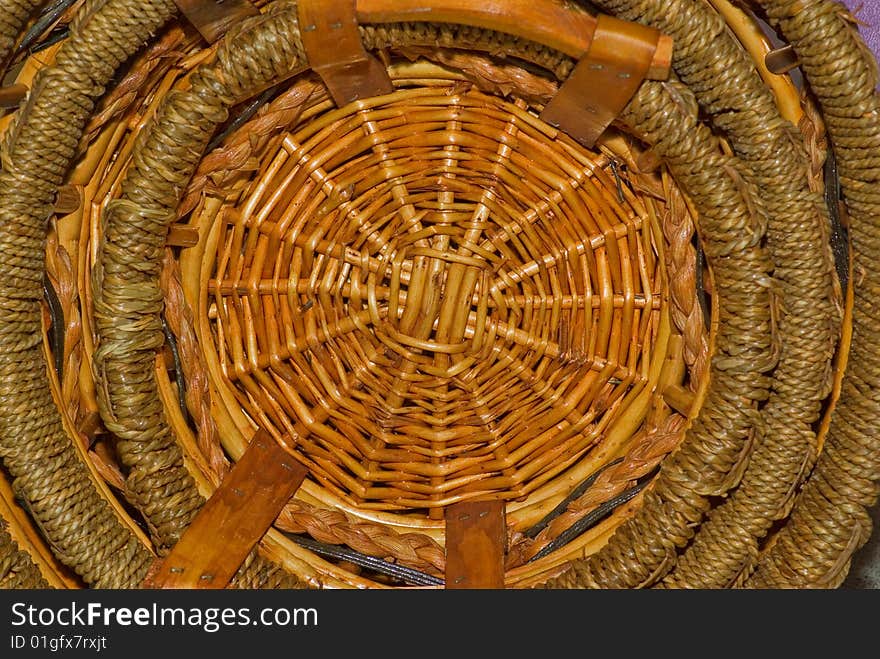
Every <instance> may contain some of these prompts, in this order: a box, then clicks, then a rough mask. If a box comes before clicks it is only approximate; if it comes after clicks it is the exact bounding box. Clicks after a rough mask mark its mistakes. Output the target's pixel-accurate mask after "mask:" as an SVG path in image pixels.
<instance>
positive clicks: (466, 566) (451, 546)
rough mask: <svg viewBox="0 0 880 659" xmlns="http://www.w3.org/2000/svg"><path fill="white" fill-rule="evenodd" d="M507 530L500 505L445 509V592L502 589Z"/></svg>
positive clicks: (483, 503) (477, 503) (459, 505)
mask: <svg viewBox="0 0 880 659" xmlns="http://www.w3.org/2000/svg"><path fill="white" fill-rule="evenodd" d="M506 553H507V526H506V523H505V511H504V502H503V501H475V502H467V501H466V502H463V503H457V504H454V505H452V506H449V507H448V508H447V509H446V589H447V590H460V589H501V588H504V555H505V554H506Z"/></svg>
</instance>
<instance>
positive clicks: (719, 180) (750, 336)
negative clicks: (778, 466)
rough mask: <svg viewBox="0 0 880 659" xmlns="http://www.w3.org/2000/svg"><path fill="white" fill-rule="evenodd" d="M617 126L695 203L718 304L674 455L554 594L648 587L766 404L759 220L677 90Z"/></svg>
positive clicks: (644, 94)
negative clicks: (645, 147) (700, 387)
mask: <svg viewBox="0 0 880 659" xmlns="http://www.w3.org/2000/svg"><path fill="white" fill-rule="evenodd" d="M622 119H623V120H624V121H625V122H626V123H628V124H629V125H632V126H634V127H635V128H636V132H637V133H639V134H642V135H643V136H644V138H645V141H646V142H648V143H649V144H652V145H653V148H654V150H655V151H656V153H657V154H659V155H660V156H661V157H663V158H664V159H665V160H666V162H667V163H668V164H669V166H670V171H671V172H672V173H673V175H674V176H675V177H676V179H677V180H678V181H679V182H680V183H682V185H683V187H684V189H685V190H686V192H687V193H688V194H689V196H690V198H692V199H693V201H694V203H695V204H696V206H697V208H698V210H699V213H700V215H699V217H700V219H701V237H702V239H703V244H704V246H705V250H706V254H707V257H708V259H709V261H710V265H712V267H713V275H714V278H715V285H716V293H717V297H718V300H719V317H718V333H717V336H716V337H715V351H714V354H713V358H712V366H711V375H710V388H709V391H708V392H707V394H706V399H705V401H704V403H703V405H702V407H701V408H700V411H699V413H698V415H697V417H696V418H695V419H694V420H693V423H692V424H691V426H690V428H689V429H688V431H687V436H686V438H685V440H684V442H683V443H682V445H681V446H680V448H679V449H678V450H677V451H676V452H675V453H673V454H672V455H670V456H669V457H668V458H667V459H666V460H665V461H664V462H663V466H662V469H661V472H660V475H659V476H658V479H657V481H656V482H655V483H654V485H653V487H652V489H651V490H650V491H648V492H647V494H646V495H645V498H644V502H643V505H642V507H641V508H640V509H639V511H638V512H637V513H636V514H635V515H634V516H633V517H632V518H631V519H629V520H627V521H626V522H625V523H624V524H623V525H622V526H620V527H619V528H618V529H617V532H616V533H615V535H614V536H612V538H611V539H610V541H609V542H608V544H607V545H605V547H603V548H602V549H601V550H600V551H599V552H597V553H596V554H593V555H592V556H590V557H588V558H586V559H582V560H576V561H573V562H572V565H571V569H570V570H569V571H568V572H567V573H565V574H563V575H561V576H560V577H557V578H554V579H551V580H550V581H548V582H547V586H548V587H551V588H560V587H561V588H568V587H614V588H626V587H636V586H643V585H649V584H651V583H653V582H654V581H656V580H657V579H658V578H659V577H661V576H662V575H663V574H664V573H666V572H667V571H668V570H669V569H670V568H671V567H672V565H673V564H674V561H675V554H676V549H677V548H678V547H682V546H684V545H685V544H686V543H687V542H688V540H690V538H691V537H692V536H693V534H694V531H695V529H694V527H695V526H696V525H697V524H698V523H699V522H700V521H701V519H702V517H703V516H704V515H705V513H706V512H707V511H708V509H709V506H710V500H709V498H710V497H711V496H718V495H723V494H725V493H726V492H728V491H729V490H730V489H731V488H732V487H733V486H734V485H735V484H736V482H737V481H738V477H739V475H740V474H741V471H742V468H743V465H744V463H745V461H746V459H747V457H748V454H749V452H750V450H751V447H752V443H753V441H754V435H755V433H756V431H757V430H758V428H759V418H758V412H757V409H756V404H757V403H758V402H760V401H763V400H765V399H766V397H767V395H768V393H769V392H768V387H769V381H768V379H767V377H766V376H765V375H764V373H766V372H767V371H769V370H770V368H771V367H772V366H773V363H774V356H773V351H772V346H771V344H770V340H769V337H770V314H769V308H770V292H769V289H770V285H771V282H770V280H769V277H768V273H769V272H770V269H771V263H770V260H769V257H768V255H767V253H766V252H765V250H764V249H763V248H762V247H761V246H760V241H761V239H762V237H763V236H764V234H765V231H766V224H765V222H766V221H765V218H764V217H763V216H762V214H760V213H756V212H755V209H756V205H755V204H754V203H753V200H752V199H751V198H750V195H751V191H750V188H749V187H747V186H743V184H742V183H743V181H742V178H741V176H739V174H737V169H738V163H737V161H736V159H735V158H733V157H731V156H726V155H724V154H721V153H719V146H718V142H717V140H716V138H714V137H713V136H712V135H711V133H710V131H709V129H708V128H707V127H706V126H704V125H702V124H701V123H699V121H698V119H697V104H696V100H695V99H694V98H693V97H692V96H691V95H690V93H689V92H688V90H687V89H686V88H684V87H682V86H681V85H679V84H677V83H662V84H655V83H650V82H648V83H645V84H644V85H643V86H642V87H641V88H640V90H639V92H638V93H637V95H636V97H635V98H634V99H633V101H632V102H631V103H630V105H629V107H628V108H627V110H626V111H625V112H624V116H623V117H622Z"/></svg>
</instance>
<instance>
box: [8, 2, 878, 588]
mask: <svg viewBox="0 0 880 659" xmlns="http://www.w3.org/2000/svg"><path fill="white" fill-rule="evenodd" d="M8 4H9V7H6V6H5V5H4V4H0V15H2V16H3V19H2V21H0V27H2V28H3V30H4V31H3V34H4V35H5V34H6V33H7V32H8V34H9V37H8V40H9V45H6V46H3V51H2V52H4V53H8V52H10V50H11V49H12V48H13V47H14V43H15V40H16V38H17V35H18V34H19V33H20V31H21V30H22V28H23V27H24V26H25V25H26V24H27V23H28V21H29V16H30V15H31V13H32V11H33V10H34V9H36V8H37V7H38V5H40V4H41V3H8ZM255 4H257V5H258V6H260V7H261V10H262V14H261V15H260V16H258V17H255V18H253V19H250V20H248V21H245V22H244V23H242V24H241V25H238V26H235V27H234V28H233V30H232V32H231V33H230V34H229V35H228V36H227V38H226V39H224V40H223V41H222V42H221V43H220V44H218V46H217V47H216V48H207V47H206V46H205V44H204V43H203V42H201V41H200V40H199V38H198V35H197V34H196V33H195V32H194V30H193V29H192V28H191V27H189V26H187V25H186V24H185V23H184V22H182V21H180V20H173V19H174V14H175V7H174V5H173V3H172V2H170V1H165V2H163V1H158V0H151V1H150V2H143V1H142V0H139V1H138V2H134V1H133V0H105V1H102V2H90V1H88V0H87V1H86V2H84V3H80V4H79V5H78V6H77V7H76V8H75V13H74V14H73V15H74V18H73V22H72V23H71V24H70V25H69V28H70V34H69V36H68V37H67V38H66V39H65V40H64V41H63V42H62V43H60V44H59V45H57V46H55V47H53V48H51V49H49V50H46V51H42V52H41V53H39V54H36V55H34V56H33V57H32V58H30V59H29V60H28V61H27V62H26V63H25V65H24V68H22V69H21V71H20V72H19V73H18V79H19V80H22V81H25V82H29V83H30V82H31V78H32V77H33V80H32V84H31V88H32V91H31V93H30V94H29V96H28V98H27V100H26V101H25V102H24V103H23V104H22V106H21V107H20V108H19V109H18V110H17V112H16V113H15V114H14V115H12V116H11V117H9V118H8V120H7V125H6V128H5V130H6V132H5V139H4V146H3V151H2V163H3V166H2V170H0V218H2V222H0V275H2V276H0V308H2V313H0V374H2V377H0V381H2V382H3V386H4V388H3V396H4V400H5V401H6V404H5V405H4V406H3V408H2V411H0V458H2V460H3V466H4V470H5V474H6V475H4V481H3V482H4V483H5V482H6V480H5V479H6V478H7V475H8V480H9V482H10V486H9V487H5V489H4V488H0V493H3V494H4V497H3V502H5V504H4V507H3V508H0V512H3V520H5V522H6V524H8V525H9V531H10V532H11V534H10V533H6V532H0V580H2V581H0V583H3V584H4V585H7V584H8V587H22V586H24V587H30V586H31V585H39V586H40V587H45V586H52V587H80V586H85V587H112V588H131V587H137V586H138V585H139V584H140V583H141V582H142V580H143V579H144V576H145V574H146V572H147V570H148V569H149V566H150V564H151V563H152V561H153V560H154V559H155V557H156V556H162V555H164V554H165V553H166V552H168V551H169V550H170V549H171V548H172V547H173V546H174V544H175V543H176V542H177V541H178V540H179V538H180V537H181V535H182V534H183V533H184V532H185V530H186V528H187V526H188V525H189V523H190V522H191V521H192V519H193V518H194V516H195V515H196V514H197V513H198V511H199V509H200V508H201V506H202V504H203V503H204V500H205V498H206V497H207V496H210V494H211V492H213V490H214V489H215V488H216V486H217V485H218V483H220V482H221V480H222V479H223V477H224V476H225V475H226V473H227V472H228V471H229V468H230V466H231V464H232V463H233V462H234V461H235V460H236V459H238V457H240V455H241V454H242V453H243V452H244V450H245V448H246V447H247V444H248V442H249V441H250V438H251V437H252V436H253V434H254V432H255V431H256V430H257V429H258V428H262V429H264V430H268V431H269V432H270V434H271V435H272V436H273V437H274V438H275V440H276V441H278V442H279V443H280V444H282V445H283V446H285V447H286V448H287V449H288V450H289V451H290V452H291V453H293V454H294V455H296V456H297V457H298V458H299V459H300V460H301V461H302V462H303V463H305V464H306V465H307V466H308V467H309V472H310V476H309V479H308V480H307V482H306V484H305V485H304V486H303V488H302V489H301V491H300V492H299V493H298V494H297V495H296V496H295V497H294V498H293V499H291V500H290V502H288V504H287V506H286V507H285V509H284V511H283V512H282V513H281V515H280V516H279V517H278V519H277V520H276V522H275V525H274V528H273V529H272V530H271V531H270V532H269V533H268V534H267V535H266V537H265V538H264V539H263V541H262V542H261V543H260V546H259V548H258V549H257V550H254V552H252V553H251V555H250V557H249V558H248V560H247V561H246V562H245V564H244V565H243V566H242V567H241V568H240V570H239V572H238V574H237V576H236V579H235V580H234V582H233V586H234V587H240V588H288V587H322V586H326V587H351V586H354V587H388V586H392V587H393V586H395V585H397V583H396V582H394V581H393V580H388V579H386V578H383V577H382V576H381V575H376V574H372V573H363V572H361V571H360V570H359V569H357V568H354V567H352V566H351V565H350V564H349V563H347V562H335V561H331V560H329V559H325V558H322V556H321V555H319V554H316V553H314V552H313V551H310V550H309V549H307V548H306V547H304V546H302V544H301V543H298V542H296V538H297V537H298V536H307V537H309V538H311V539H312V540H317V541H320V542H323V543H326V544H327V545H333V546H342V547H346V548H349V549H352V550H355V551H357V552H360V553H361V554H363V555H366V556H372V557H376V558H380V559H385V560H386V561H388V562H390V563H394V564H396V565H400V566H404V567H408V568H412V569H415V570H419V571H421V572H423V573H425V574H427V575H431V576H433V577H438V578H439V577H440V576H442V575H443V571H444V566H445V553H444V534H443V511H444V509H445V508H446V507H447V506H449V505H451V504H454V503H459V502H463V501H467V500H472V499H476V500H482V499H501V500H504V501H505V503H506V509H507V525H508V529H509V543H508V554H507V557H506V562H507V574H506V583H507V585H508V587H548V588H582V587H593V588H595V587H604V588H609V587H611V588H634V587H665V588H722V587H723V588H727V587H751V588H779V587H786V588H792V587H794V588H802V587H836V586H838V585H839V584H840V583H841V582H842V580H843V578H844V577H845V576H846V573H847V570H848V566H849V560H850V558H851V556H852V554H853V552H854V551H856V550H857V549H858V548H859V547H860V546H861V545H862V544H864V542H865V541H866V540H867V538H868V536H869V535H870V532H871V526H870V518H869V517H868V515H867V513H866V509H867V508H868V507H870V506H871V505H873V504H874V503H875V501H876V497H877V486H876V483H877V480H878V478H880V465H878V464H877V460H878V450H877V446H876V440H875V439H874V432H873V429H874V428H875V427H876V420H877V416H876V412H875V403H874V401H873V396H874V395H875V393H874V392H875V391H876V387H875V385H876V384H877V383H876V382H875V379H876V375H875V374H876V371H877V368H876V364H875V362H876V349H875V346H874V342H875V338H874V337H876V335H877V325H876V319H875V318H874V317H873V305H872V303H871V299H872V290H873V288H872V287H873V283H872V282H873V275H872V272H873V264H872V259H873V258H875V256H876V255H875V252H874V250H875V249H876V247H875V246H874V240H873V233H874V232H873V229H872V222H873V221H874V218H875V217H876V216H877V211H878V209H877V207H876V204H877V200H876V199H874V192H873V189H874V186H875V185H876V172H875V167H876V163H875V162H874V158H875V156H874V152H875V149H876V147H877V143H876V142H877V137H876V136H877V133H878V130H880V128H878V126H877V124H876V119H875V114H874V110H875V109H876V108H875V104H876V102H877V101H876V95H875V91H874V87H875V83H876V74H875V69H874V63H873V60H872V59H871V58H870V55H868V54H867V51H866V49H865V48H864V46H863V45H862V44H861V42H860V39H859V36H858V32H857V30H856V28H855V27H854V26H853V24H852V23H851V22H850V21H849V17H848V13H847V12H846V11H845V10H844V9H843V8H842V6H841V5H840V4H838V3H837V2H832V1H831V0H810V1H809V2H804V1H803V0H799V1H798V2H789V1H788V0H772V1H770V0H768V1H767V2H761V3H757V2H756V3H752V5H751V6H752V8H753V9H754V11H755V12H756V13H757V14H760V15H761V16H763V17H764V18H765V19H766V20H767V21H768V22H769V23H770V24H771V25H773V26H778V28H779V29H780V34H781V35H782V36H783V37H784V38H786V39H788V40H789V41H790V42H791V43H792V44H793V45H794V47H795V49H796V51H797V53H798V56H799V58H800V66H801V69H802V71H803V73H804V74H805V77H806V80H807V85H808V87H807V89H808V90H809V95H799V94H798V93H797V91H796V90H795V88H794V85H793V84H792V82H791V80H790V79H789V78H787V77H785V76H773V74H769V73H768V72H767V71H766V69H764V68H763V63H762V61H761V58H762V56H763V54H764V53H765V52H766V50H767V44H766V38H765V37H764V36H763V35H759V34H758V32H759V28H758V27H757V25H758V23H757V22H756V20H755V19H754V18H753V17H752V16H751V14H750V13H748V12H746V11H743V10H742V9H740V8H738V7H737V6H735V5H732V4H730V3H728V2H727V1H726V0H712V1H711V2H710V3H706V2H695V1H693V0H601V1H600V2H595V3H593V4H595V5H596V6H597V7H599V9H600V10H602V11H605V12H607V13H609V14H612V15H615V16H617V17H619V18H623V19H626V20H633V21H637V22H642V23H645V24H647V25H651V26H653V27H656V28H658V29H659V30H661V31H662V32H664V33H666V34H668V35H670V36H672V37H673V38H674V41H675V51H674V60H673V65H674V75H673V77H672V78H671V79H670V80H669V81H667V82H654V81H646V82H644V83H643V84H642V86H641V87H640V89H639V91H638V92H637V94H636V96H635V98H634V99H633V100H632V101H631V103H630V104H629V106H628V107H627V108H626V110H625V111H624V113H623V115H622V116H621V117H620V118H619V122H618V123H617V124H616V125H615V127H614V128H613V129H612V130H610V131H609V132H608V133H607V134H606V136H605V137H604V139H603V140H602V141H600V143H599V144H598V145H597V147H596V148H595V149H594V150H588V149H585V148H584V147H582V146H581V145H579V144H577V143H576V142H575V141H574V140H572V139H571V138H570V137H568V136H567V135H565V134H564V133H562V132H560V131H558V130H556V129H553V128H552V127H550V126H548V125H546V124H545V123H543V122H541V121H540V119H539V118H538V114H539V113H540V110H541V108H542V107H543V104H544V103H546V102H547V101H548V100H549V99H550V98H551V97H552V95H553V94H554V93H555V92H556V89H557V88H558V85H559V83H560V82H561V81H563V80H565V79H566V78H567V77H568V75H569V73H570V71H571V70H572V67H573V66H574V64H575V61H574V60H573V59H572V58H571V56H570V55H569V54H566V53H561V52H558V51H556V50H554V49H553V48H552V47H549V46H545V45H541V44H536V43H532V42H527V41H524V40H522V39H518V38H515V37H512V36H510V35H505V34H501V33H498V32H493V31H491V30H488V29H485V28H475V27H468V26H463V25H455V24H443V25H440V24H428V23H418V24H417V23H407V24H388V25H378V24H376V25H362V26H361V27H360V34H361V38H362V40H363V42H364V44H365V46H366V47H367V48H368V49H369V50H373V51H374V52H378V53H379V54H380V55H381V57H382V59H383V61H384V62H385V64H386V65H387V67H388V71H389V73H390V75H391V78H392V80H393V82H394V88H395V91H394V92H393V93H392V94H389V95H386V96H383V97H377V98H371V99H363V100H361V101H358V102H355V103H352V104H349V105H347V106H344V107H341V108H337V107H336V106H335V105H334V104H333V102H332V100H331V99H330V98H329V95H328V93H327V90H326V88H325V87H324V85H323V84H322V83H321V82H320V79H319V78H317V77H316V76H315V75H314V74H312V73H311V72H310V71H308V66H307V59H306V56H305V54H304V52H303V50H302V47H301V42H300V38H299V31H300V26H299V25H298V24H297V20H296V16H297V14H296V4H295V3H294V2H287V1H278V2H274V3H271V4H267V5H265V6H263V3H255ZM571 11H579V10H577V9H574V8H571ZM120 26H122V28H121V29H120ZM111 33H112V34H113V35H114V36H113V37H112V38H111V37H110V36H109V35H110V34H111ZM154 35H155V36H154ZM0 45H2V44H0ZM132 55H136V56H135V57H134V58H132V59H130V57H131V56H132ZM123 63H125V67H127V68H126V69H124V70H123V71H119V70H118V69H119V68H120V67H121V66H122V65H123ZM267 89H268V91H266V90H267ZM255 99H256V100H255ZM258 104H259V105H260V108H259V110H258V111H257V112H256V114H254V115H253V116H252V118H250V119H249V120H247V121H245V122H238V123H236V122H235V121H234V119H235V117H236V115H237V114H238V113H244V112H246V111H247V110H248V107H249V106H251V108H250V109H255V107H256V105H258ZM230 121H232V122H233V123H232V124H231V125H230ZM826 129H827V132H828V137H829V138H830V145H831V147H832V148H833V156H834V157H835V159H836V161H837V164H838V167H839V171H840V184H841V189H842V191H843V196H844V199H845V202H846V204H845V207H844V209H845V210H846V211H848V216H849V217H848V221H849V231H850V237H851V239H852V249H851V250H850V254H849V257H850V260H851V262H850V264H849V267H850V268H851V273H852V277H850V278H849V279H848V280H847V281H845V282H844V283H846V284H847V288H846V293H848V294H849V297H848V298H845V296H844V292H845V291H844V288H843V287H842V286H841V281H840V280H839V279H838V272H837V271H836V269H835V265H836V264H835V261H834V257H833V254H832V250H831V239H830V234H831V232H832V230H833V228H834V221H835V220H836V214H837V208H836V202H837V199H836V198H835V199H832V206H831V209H830V210H829V205H828V204H826V200H825V199H824V198H823V194H826V193H827V192H828V190H829V189H832V186H833V185H834V184H835V183H836V181H832V180H828V179H826V171H827V170H826V169H825V168H824V166H825V164H826V162H825V160H826V155H827V153H826V149H827V147H828V142H829V140H827V139H826V132H825V131H826ZM62 184H67V185H72V186H74V189H76V190H77V191H78V193H79V195H80V196H81V198H82V204H81V206H80V208H79V209H77V210H76V211H74V212H73V213H69V214H57V215H56V214H55V213H53V204H54V203H55V195H56V193H57V191H58V189H59V187H60V186H61V185H62ZM46 217H51V218H53V219H52V222H51V223H50V226H49V230H48V232H47V230H46V224H45V220H46ZM703 258H705V262H706V268H705V269H701V268H700V267H699V266H700V264H701V263H702V259H703ZM837 265H839V264H837ZM44 278H45V280H46V281H45V282H44ZM44 288H45V289H46V291H48V292H49V294H48V298H47V299H48V301H49V303H48V304H47V303H44V301H43V300H44ZM59 324H63V327H64V330H65V331H64V332H63V336H62V338H61V339H58V337H59V336H61V335H60V334H59V327H58V325H59ZM53 337H54V338H55V339H57V340H53ZM13 438H14V440H13ZM588 477H591V483H592V484H591V486H590V487H589V488H588V489H586V490H585V491H583V492H582V493H580V496H578V497H576V498H575V499H574V500H573V501H571V502H569V503H567V505H566V506H565V508H566V509H565V510H564V511H562V512H561V514H560V515H559V516H557V517H555V518H554V519H552V521H542V520H544V518H545V516H546V515H547V513H549V512H550V511H551V510H553V509H554V508H555V507H557V505H558V504H559V503H560V502H561V501H562V500H563V499H565V498H566V496H567V495H568V494H569V493H571V492H572V490H573V489H574V488H575V486H576V485H578V484H579V483H581V482H582V481H584V480H585V479H588ZM7 490H8V492H7ZM13 491H14V496H13V494H12V492H13ZM612 503H616V504H620V505H618V506H617V508H616V510H614V512H613V513H611V514H610V515H608V516H607V517H606V516H604V515H605V514H607V512H608V510H606V508H605V506H610V505H611V504H612ZM19 507H21V508H20V509H19ZM598 511H605V512H604V513H602V516H601V517H599V518H598V519H597V523H596V524H595V525H594V526H592V527H591V528H590V529H589V530H587V531H586V532H585V533H583V534H581V535H578V536H577V537H576V538H574V539H568V541H567V542H564V543H563V542H562V540H563V539H567V533H569V532H570V529H571V528H572V527H573V525H575V524H576V523H577V522H578V521H579V520H582V519H584V518H588V517H589V516H590V515H591V514H593V515H598V514H599V513H598ZM28 520H30V522H28ZM43 543H45V546H42V545H43ZM71 573H73V574H75V577H73V576H72V575H71ZM4 575H5V576H4ZM79 580H81V582H80V581H79Z"/></svg>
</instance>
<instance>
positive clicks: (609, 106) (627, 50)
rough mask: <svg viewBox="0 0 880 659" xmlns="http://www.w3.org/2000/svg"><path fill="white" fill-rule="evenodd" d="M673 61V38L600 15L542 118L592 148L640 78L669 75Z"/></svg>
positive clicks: (631, 93)
mask: <svg viewBox="0 0 880 659" xmlns="http://www.w3.org/2000/svg"><path fill="white" fill-rule="evenodd" d="M671 60H672V40H671V38H670V37H668V36H666V35H664V34H662V33H661V32H659V31H657V30H655V29H653V28H649V27H646V26H644V25H639V24H638V23H630V22H627V21H621V20H619V19H616V18H613V17H611V16H606V15H604V14H602V15H600V16H599V18H598V21H597V23H596V31H595V32H594V34H593V39H592V42H591V44H590V47H589V49H588V50H587V52H586V53H585V54H584V56H583V57H581V59H580V61H579V62H578V64H577V66H576V67H575V68H574V71H572V73H571V75H570V76H569V77H568V80H566V81H565V82H564V83H563V84H562V85H561V86H560V88H559V91H558V92H557V93H556V95H555V96H554V97H553V98H552V99H551V100H550V102H549V103H548V104H547V105H546V106H545V107H544V111H543V112H542V113H541V118H542V119H543V120H544V121H546V122H547V123H549V124H550V125H551V126H555V127H556V128H560V129H561V130H563V131H565V132H566V133H568V134H569V135H571V136H572V137H573V138H574V139H576V140H577V141H578V142H580V143H581V144H583V145H585V146H587V147H589V148H591V147H592V146H593V145H594V144H595V143H596V141H597V140H598V139H599V137H600V136H601V135H602V133H604V132H605V130H606V129H607V128H608V127H609V126H610V125H611V122H613V121H614V119H615V118H617V117H618V116H619V115H620V113H621V112H622V111H623V109H624V108H625V107H626V105H627V103H629V102H630V100H631V99H632V97H633V96H634V95H635V93H636V91H637V90H638V88H639V86H641V84H642V82H644V81H645V80H646V79H664V78H666V77H667V76H668V75H669V67H670V65H671Z"/></svg>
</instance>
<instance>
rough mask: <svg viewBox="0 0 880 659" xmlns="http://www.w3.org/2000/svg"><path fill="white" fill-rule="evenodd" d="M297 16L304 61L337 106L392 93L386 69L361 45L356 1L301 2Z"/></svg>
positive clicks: (315, 0)
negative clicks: (304, 53)
mask: <svg viewBox="0 0 880 659" xmlns="http://www.w3.org/2000/svg"><path fill="white" fill-rule="evenodd" d="M297 12H298V13H297V17H298V20H299V26H300V36H301V38H302V44H303V48H304V49H305V52H306V58H307V59H308V61H309V65H310V66H311V68H312V70H313V71H314V72H315V73H317V74H318V75H319V76H320V77H321V80H323V81H324V84H325V85H327V89H329V90H330V95H331V96H332V97H333V101H334V102H335V103H336V105H338V106H340V107H341V106H343V105H345V104H347V103H351V102H352V101H356V100H358V99H360V98H369V97H371V96H381V95H383V94H390V93H391V92H392V91H394V87H393V85H392V84H391V78H389V77H388V72H387V71H386V70H385V67H384V66H382V64H381V62H379V60H377V59H376V58H375V57H373V56H372V55H371V54H370V53H368V52H367V51H366V49H365V48H364V45H363V43H362V42H361V37H360V33H359V32H358V29H357V28H358V22H357V16H356V14H355V0H300V1H299V3H297Z"/></svg>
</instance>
